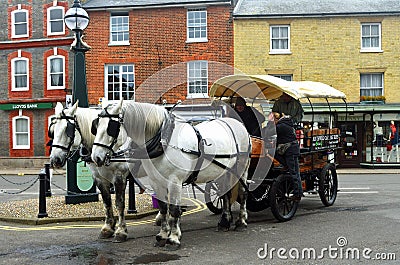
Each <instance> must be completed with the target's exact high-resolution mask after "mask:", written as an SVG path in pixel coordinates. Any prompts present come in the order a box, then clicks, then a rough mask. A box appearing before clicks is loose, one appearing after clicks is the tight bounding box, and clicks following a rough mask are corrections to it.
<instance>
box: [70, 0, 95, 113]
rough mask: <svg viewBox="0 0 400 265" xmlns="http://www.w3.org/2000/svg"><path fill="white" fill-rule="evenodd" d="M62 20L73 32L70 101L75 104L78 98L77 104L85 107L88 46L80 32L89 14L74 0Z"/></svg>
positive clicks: (86, 99)
mask: <svg viewBox="0 0 400 265" xmlns="http://www.w3.org/2000/svg"><path fill="white" fill-rule="evenodd" d="M64 21H65V25H66V26H67V27H68V28H69V29H70V30H72V31H73V32H74V33H75V41H74V42H73V43H72V44H71V50H72V51H73V52H74V54H75V56H74V86H73V91H72V99H73V100H72V101H73V104H75V102H76V100H79V103H78V106H79V107H83V108H87V107H89V100H88V93H87V87H86V66H85V52H87V51H88V50H89V49H90V47H89V46H88V45H87V44H86V43H84V42H83V41H82V33H83V30H84V29H86V27H87V26H88V25H89V15H88V14H87V13H86V11H85V10H84V9H83V8H82V6H81V3H80V1H79V0H75V1H74V4H73V5H72V7H71V8H70V9H68V11H67V12H66V13H65V16H64Z"/></svg>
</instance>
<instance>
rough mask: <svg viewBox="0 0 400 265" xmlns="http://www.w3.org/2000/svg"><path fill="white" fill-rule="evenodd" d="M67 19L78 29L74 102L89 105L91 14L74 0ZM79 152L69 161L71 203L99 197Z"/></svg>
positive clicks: (66, 22) (74, 30) (73, 29)
mask: <svg viewBox="0 0 400 265" xmlns="http://www.w3.org/2000/svg"><path fill="white" fill-rule="evenodd" d="M64 22H65V25H66V26H67V27H68V28H69V29H70V30H72V31H73V32H74V33H75V40H74V42H73V43H72V44H71V50H72V51H73V52H74V72H73V73H74V75H73V79H74V81H73V89H72V101H73V104H75V102H76V101H77V100H79V103H78V106H79V107H81V108H88V107H89V99H88V92H87V85H86V62H85V52H87V51H88V50H89V49H90V47H89V45H87V44H86V43H85V42H83V41H82V37H83V35H82V33H83V30H84V29H86V27H87V26H88V25H89V16H88V14H87V12H86V11H85V10H84V9H83V8H82V6H81V3H80V1H79V0H74V4H73V5H72V7H71V8H70V9H69V10H68V11H67V12H66V13H65V16H64ZM78 153H79V152H76V153H75V154H74V155H73V156H72V157H71V159H68V162H67V190H68V194H67V195H66V196H65V202H66V203H67V204H75V203H83V202H92V201H98V200H99V197H98V194H97V193H96V187H95V186H94V185H93V179H92V176H91V172H90V170H89V168H87V167H86V166H85V165H84V162H80V163H79V167H78V160H79V154H78ZM82 164H83V165H82Z"/></svg>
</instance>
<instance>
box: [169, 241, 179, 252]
mask: <svg viewBox="0 0 400 265" xmlns="http://www.w3.org/2000/svg"><path fill="white" fill-rule="evenodd" d="M168 243H169V244H168V245H166V247H165V249H166V250H168V251H176V250H178V249H180V248H181V244H179V243H176V242H171V243H170V242H168Z"/></svg>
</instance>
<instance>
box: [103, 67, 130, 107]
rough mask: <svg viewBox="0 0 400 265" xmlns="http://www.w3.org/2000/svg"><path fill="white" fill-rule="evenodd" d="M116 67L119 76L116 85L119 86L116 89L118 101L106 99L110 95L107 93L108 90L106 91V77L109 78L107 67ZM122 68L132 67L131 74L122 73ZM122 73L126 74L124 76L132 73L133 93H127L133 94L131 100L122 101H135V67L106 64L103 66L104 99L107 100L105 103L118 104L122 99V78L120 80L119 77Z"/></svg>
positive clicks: (107, 82) (107, 83)
mask: <svg viewBox="0 0 400 265" xmlns="http://www.w3.org/2000/svg"><path fill="white" fill-rule="evenodd" d="M110 66H111V67H116V66H118V68H119V74H118V76H119V81H118V84H119V87H118V90H119V97H120V98H119V99H110V98H109V97H108V94H109V93H110V92H109V90H108V87H109V85H110V84H109V81H108V76H109V73H108V67H110ZM124 66H127V67H132V68H133V69H132V72H122V69H121V68H122V67H124ZM124 73H126V74H129V73H132V74H133V81H132V83H133V91H131V92H129V93H133V99H124V101H126V100H128V101H135V99H136V80H135V79H136V73H135V65H134V64H106V65H105V66H104V97H105V99H106V100H107V102H110V103H113V102H118V101H119V100H120V99H121V98H122V96H123V95H122V93H123V92H124V91H123V90H122V84H123V82H122V78H121V75H123V74H124Z"/></svg>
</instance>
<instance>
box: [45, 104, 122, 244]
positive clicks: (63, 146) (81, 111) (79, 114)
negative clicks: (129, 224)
mask: <svg viewBox="0 0 400 265" xmlns="http://www.w3.org/2000/svg"><path fill="white" fill-rule="evenodd" d="M55 111H56V119H55V120H54V121H53V122H52V123H51V124H50V127H49V132H50V134H52V136H53V137H52V138H53V144H52V151H51V154H50V163H51V164H52V165H53V166H55V167H62V166H64V165H65V163H66V160H67V158H68V156H69V155H70V153H71V151H73V150H74V149H77V148H79V146H80V144H82V145H83V146H84V147H85V148H86V149H87V151H89V152H90V151H91V150H92V147H93V141H94V135H93V134H92V133H91V126H92V121H93V120H94V119H96V118H97V116H98V114H99V113H100V111H101V110H96V109H89V108H79V107H78V103H75V105H73V106H72V107H71V108H69V109H63V106H62V105H61V103H59V102H58V103H57V106H56V108H55ZM127 139H128V138H127V137H126V134H124V133H123V132H122V133H120V134H119V135H118V137H117V139H116V140H117V141H118V143H119V145H122V144H123V143H124V142H125V141H126V140H127ZM88 166H89V168H90V170H91V172H92V174H93V178H94V182H95V184H96V186H97V188H98V189H99V190H100V192H101V196H102V198H103V203H104V209H105V215H106V218H105V223H104V225H103V227H102V228H101V232H100V236H99V237H100V238H102V239H105V238H110V237H112V236H113V235H114V241H115V242H123V241H126V239H127V236H128V232H127V228H126V223H125V212H124V211H125V188H126V179H127V177H128V176H129V174H130V170H129V167H128V166H129V164H127V163H122V162H120V163H114V162H113V163H111V165H110V166H109V167H97V166H96V165H95V164H93V163H88ZM111 184H112V185H114V188H115V205H116V208H117V211H118V223H117V224H116V222H115V218H114V214H113V208H112V202H111V193H110V187H111ZM116 225H117V229H116V230H115V226H116Z"/></svg>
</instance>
